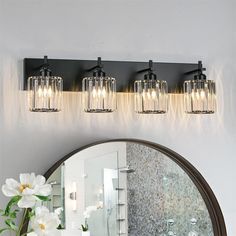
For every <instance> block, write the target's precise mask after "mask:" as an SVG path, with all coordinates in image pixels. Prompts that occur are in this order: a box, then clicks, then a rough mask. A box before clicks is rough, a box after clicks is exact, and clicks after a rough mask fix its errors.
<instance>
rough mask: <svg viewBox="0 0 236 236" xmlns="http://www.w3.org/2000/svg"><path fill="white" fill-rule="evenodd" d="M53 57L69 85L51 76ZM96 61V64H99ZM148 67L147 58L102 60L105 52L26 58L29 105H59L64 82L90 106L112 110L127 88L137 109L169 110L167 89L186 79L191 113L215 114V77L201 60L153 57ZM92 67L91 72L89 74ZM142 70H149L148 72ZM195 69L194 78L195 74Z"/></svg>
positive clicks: (55, 107)
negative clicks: (155, 59)
mask: <svg viewBox="0 0 236 236" xmlns="http://www.w3.org/2000/svg"><path fill="white" fill-rule="evenodd" d="M49 62H50V67H51V68H53V71H54V72H55V73H58V74H59V75H61V76H62V77H63V80H64V81H65V83H64V85H63V80H62V78H61V77H56V76H51V70H50V68H49ZM94 63H97V65H95V66H94ZM42 64H43V65H42ZM39 65H41V66H39ZM92 66H93V67H92ZM196 66H198V68H197V69H196ZM91 67H92V68H91ZM145 67H146V62H136V61H103V62H102V61H101V57H98V59H97V61H90V60H64V59H50V60H47V57H44V63H43V62H42V59H33V58H26V59H25V60H24V73H25V80H26V81H27V83H25V85H26V84H27V89H28V94H29V102H30V110H31V111H35V112H40V111H41V112H55V111H60V110H61V102H62V87H64V90H65V91H82V96H83V109H84V111H85V112H90V113H106V112H113V111H115V110H116V108H117V92H127V91H128V92H134V105H135V108H134V109H135V111H136V112H137V113H141V114H163V113H166V112H167V110H168V105H169V104H168V93H172V92H174V93H176V92H177V93H178V92H179V93H180V92H181V91H182V88H183V84H184V109H185V112H186V113H189V114H213V113H214V112H215V110H216V88H215V87H216V86H215V82H214V81H212V80H207V78H206V75H205V74H203V71H204V70H205V69H204V68H203V67H202V62H199V63H198V64H196V63H194V64H193V63H168V62H158V63H156V62H152V61H151V60H150V61H149V67H148V68H147V69H144V70H142V68H145ZM88 68H91V69H89V70H88ZM103 68H106V72H107V73H108V74H110V75H112V76H113V77H110V76H107V75H106V73H105V71H104V69H103ZM154 68H158V74H156V73H155V72H154V71H155V69H154ZM140 69H141V70H140ZM39 72H40V74H39ZM88 72H92V73H93V74H92V76H90V77H87V76H86V75H87V73H88ZM143 73H145V74H144V77H143ZM193 74H194V79H192V75H193ZM32 75H33V76H32ZM115 78H116V79H115ZM159 78H161V79H159ZM162 78H163V79H164V80H162ZM81 84H82V88H81ZM130 85H131V86H130ZM25 89H26V86H25Z"/></svg>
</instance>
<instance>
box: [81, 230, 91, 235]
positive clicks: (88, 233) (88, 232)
mask: <svg viewBox="0 0 236 236" xmlns="http://www.w3.org/2000/svg"><path fill="white" fill-rule="evenodd" d="M82 236H90V231H82Z"/></svg>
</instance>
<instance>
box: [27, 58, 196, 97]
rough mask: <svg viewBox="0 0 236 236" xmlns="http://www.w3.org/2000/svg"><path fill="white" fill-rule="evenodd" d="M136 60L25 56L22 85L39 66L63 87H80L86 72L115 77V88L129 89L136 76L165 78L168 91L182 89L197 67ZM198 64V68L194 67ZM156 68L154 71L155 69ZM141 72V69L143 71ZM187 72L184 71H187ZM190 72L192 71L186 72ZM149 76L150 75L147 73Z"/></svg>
mask: <svg viewBox="0 0 236 236" xmlns="http://www.w3.org/2000/svg"><path fill="white" fill-rule="evenodd" d="M146 67H147V62H136V61H101V58H98V60H97V61H96V60H68V59H47V57H46V58H44V59H38V58H25V59H24V89H25V90H26V89H27V79H28V77H30V76H39V75H40V74H41V72H40V69H42V68H45V69H47V70H50V73H51V74H52V75H53V76H60V77H62V78H63V88H64V89H63V90H64V91H81V88H82V79H83V78H84V77H88V76H104V75H105V72H106V75H107V76H110V77H114V78H116V84H117V86H116V87H117V92H132V91H133V86H134V85H133V84H134V81H135V80H142V79H150V78H151V79H153V78H154V77H153V76H154V75H155V76H156V79H158V80H165V81H167V83H168V88H169V92H181V91H182V88H183V82H184V81H185V80H188V79H193V76H192V74H193V71H195V72H196V71H197V72H198V71H199V68H198V64H196V63H166V62H153V61H151V60H150V61H149V67H148V68H147V69H143V68H146ZM196 68H198V69H196ZM154 71H155V73H154ZM145 72H147V73H146V74H145V76H143V73H145ZM186 72H187V73H186ZM189 72H192V73H189ZM150 76H151V77H150Z"/></svg>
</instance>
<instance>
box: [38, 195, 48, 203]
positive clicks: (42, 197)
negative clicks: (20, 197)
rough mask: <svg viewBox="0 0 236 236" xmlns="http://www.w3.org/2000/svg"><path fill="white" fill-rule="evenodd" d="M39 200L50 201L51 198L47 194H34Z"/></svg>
mask: <svg viewBox="0 0 236 236" xmlns="http://www.w3.org/2000/svg"><path fill="white" fill-rule="evenodd" d="M35 196H36V197H37V198H38V199H39V200H41V201H43V202H48V201H51V199H50V198H49V197H47V196H40V195H35Z"/></svg>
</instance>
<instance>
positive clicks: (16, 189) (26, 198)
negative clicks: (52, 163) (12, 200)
mask: <svg viewBox="0 0 236 236" xmlns="http://www.w3.org/2000/svg"><path fill="white" fill-rule="evenodd" d="M45 183H46V179H45V178H44V177H43V176H42V175H37V176H35V174H34V173H31V174H20V182H17V181H16V180H14V179H6V183H5V184H4V185H3V186H2V192H3V194H4V195H5V196H7V197H14V196H21V199H20V201H19V202H18V207H20V208H31V207H34V206H35V204H36V202H37V201H38V200H39V198H38V197H37V196H36V195H38V196H49V195H50V194H51V191H52V188H51V185H50V184H45Z"/></svg>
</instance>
